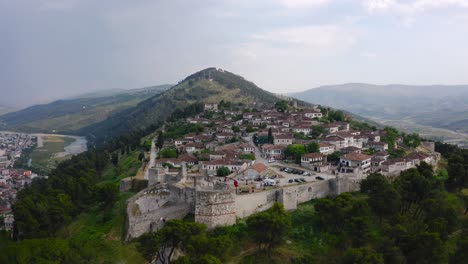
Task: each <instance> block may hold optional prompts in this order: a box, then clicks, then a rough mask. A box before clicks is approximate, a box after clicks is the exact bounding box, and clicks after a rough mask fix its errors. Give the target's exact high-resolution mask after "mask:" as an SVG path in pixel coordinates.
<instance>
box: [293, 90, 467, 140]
mask: <svg viewBox="0 0 468 264" xmlns="http://www.w3.org/2000/svg"><path fill="white" fill-rule="evenodd" d="M291 96H293V97H295V98H301V99H303V100H305V101H308V102H314V103H317V104H321V105H326V106H330V107H334V108H338V109H344V110H347V111H350V112H352V113H354V114H357V115H361V116H363V117H365V118H368V119H370V120H373V121H375V122H378V123H380V124H382V125H390V126H395V127H397V128H401V129H402V130H403V131H405V132H408V133H412V132H417V133H420V134H421V135H423V136H424V137H426V138H429V139H435V140H440V141H442V142H450V143H454V142H456V143H457V144H459V145H460V146H466V144H467V143H468V141H467V134H468V126H467V124H468V123H467V122H468V86H463V85H454V86H443V85H430V86H411V85H397V84H394V85H372V84H365V83H348V84H343V85H330V86H322V87H318V88H314V89H310V90H307V91H304V92H299V93H294V94H291Z"/></svg>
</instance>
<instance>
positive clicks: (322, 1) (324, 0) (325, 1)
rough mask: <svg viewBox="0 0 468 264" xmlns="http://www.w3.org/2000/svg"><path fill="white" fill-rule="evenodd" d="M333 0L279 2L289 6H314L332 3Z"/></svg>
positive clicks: (288, 0) (280, 0)
mask: <svg viewBox="0 0 468 264" xmlns="http://www.w3.org/2000/svg"><path fill="white" fill-rule="evenodd" d="M330 2H331V0H279V3H280V4H281V5H283V6H285V7H287V8H312V7H320V6H323V5H326V4H328V3H330Z"/></svg>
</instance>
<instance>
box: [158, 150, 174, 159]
mask: <svg viewBox="0 0 468 264" xmlns="http://www.w3.org/2000/svg"><path fill="white" fill-rule="evenodd" d="M159 156H160V157H161V158H166V159H169V158H177V151H176V150H175V149H169V148H164V149H162V150H161V151H159Z"/></svg>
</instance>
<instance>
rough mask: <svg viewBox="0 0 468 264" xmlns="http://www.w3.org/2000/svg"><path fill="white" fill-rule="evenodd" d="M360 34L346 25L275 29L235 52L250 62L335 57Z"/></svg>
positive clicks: (252, 37)
mask: <svg viewBox="0 0 468 264" xmlns="http://www.w3.org/2000/svg"><path fill="white" fill-rule="evenodd" d="M358 37H359V32H358V31H357V30H356V29H354V28H352V27H350V26H347V25H338V24H333V25H309V26H298V27H288V28H280V29H273V30H270V31H267V32H263V33H258V34H254V35H252V36H251V37H250V38H249V40H248V41H247V42H246V43H244V44H243V45H241V48H239V49H237V50H236V55H239V56H242V57H244V58H249V59H257V58H259V59H269V58H271V59H274V58H281V57H289V56H291V57H310V56H333V55H337V54H339V53H342V52H344V51H346V50H348V49H349V48H350V47H351V46H353V45H354V44H355V43H356V42H357V40H358Z"/></svg>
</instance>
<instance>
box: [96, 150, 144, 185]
mask: <svg viewBox="0 0 468 264" xmlns="http://www.w3.org/2000/svg"><path fill="white" fill-rule="evenodd" d="M139 154H140V153H139V151H133V152H131V153H130V154H124V155H120V154H119V163H118V164H117V166H114V165H113V164H111V165H109V166H108V167H107V168H106V170H105V171H104V174H103V180H110V181H113V182H120V180H121V179H123V178H127V177H134V176H136V175H137V173H138V170H139V169H140V168H141V165H142V162H141V161H139V160H138V155H139Z"/></svg>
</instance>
